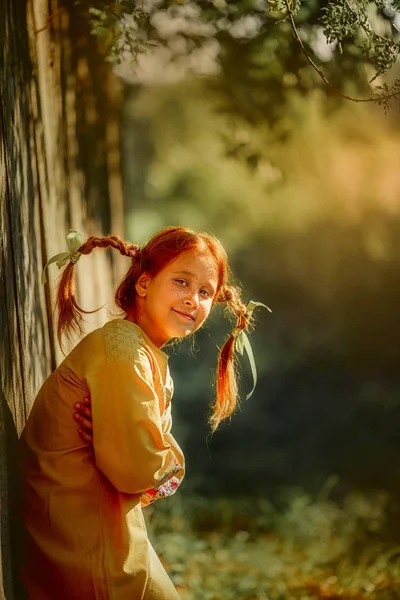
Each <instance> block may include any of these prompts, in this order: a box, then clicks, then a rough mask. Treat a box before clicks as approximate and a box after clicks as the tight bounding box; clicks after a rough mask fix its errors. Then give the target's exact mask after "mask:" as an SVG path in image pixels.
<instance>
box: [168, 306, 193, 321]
mask: <svg viewBox="0 0 400 600" xmlns="http://www.w3.org/2000/svg"><path fill="white" fill-rule="evenodd" d="M172 310H173V311H174V312H175V313H176V314H177V315H180V316H181V317H184V318H185V319H187V320H188V321H194V320H195V318H194V316H193V315H191V314H190V313H187V312H182V311H180V310H175V309H174V308H173V309H172Z"/></svg>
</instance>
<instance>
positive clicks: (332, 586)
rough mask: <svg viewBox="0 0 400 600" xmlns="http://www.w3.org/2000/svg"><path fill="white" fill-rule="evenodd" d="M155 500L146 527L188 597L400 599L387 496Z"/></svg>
mask: <svg viewBox="0 0 400 600" xmlns="http://www.w3.org/2000/svg"><path fill="white" fill-rule="evenodd" d="M157 504H158V506H157ZM157 504H156V505H155V508H151V509H150V514H149V512H148V513H147V521H148V527H149V535H150V538H151V539H152V541H153V544H154V547H155V549H156V551H157V552H158V553H159V555H160V556H161V558H162V561H163V563H164V565H165V567H166V569H167V571H168V573H169V574H170V576H171V579H172V580H173V582H174V583H175V585H176V586H177V588H178V590H179V591H180V593H181V596H182V600H200V599H201V600H233V599H234V600H400V543H397V544H396V540H395V539H394V538H393V536H392V537H390V536H388V535H387V532H388V531H389V532H390V523H388V507H389V504H390V498H389V497H388V496H387V495H385V494H374V495H370V496H368V497H366V496H364V495H361V494H351V495H349V496H348V497H346V498H345V499H344V500H343V501H342V502H341V503H340V505H339V504H335V503H334V502H332V501H330V500H327V499H324V498H321V497H320V498H319V499H314V500H313V499H311V498H310V497H309V496H308V495H306V494H304V493H303V492H301V491H296V490H295V491H290V493H289V494H287V495H286V498H285V499H284V501H282V503H280V506H279V508H277V507H276V506H274V505H272V504H271V503H270V502H268V501H267V500H265V499H252V498H234V499H226V498H219V499H205V498H200V497H188V498H185V497H184V496H179V495H177V496H176V497H175V498H171V499H168V500H167V501H165V502H158V503H157Z"/></svg>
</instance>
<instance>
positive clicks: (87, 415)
mask: <svg viewBox="0 0 400 600" xmlns="http://www.w3.org/2000/svg"><path fill="white" fill-rule="evenodd" d="M74 408H75V410H77V411H78V414H80V415H81V417H83V418H84V419H86V420H87V421H91V420H92V411H91V409H90V406H85V405H84V404H82V403H81V402H77V403H76V404H75V405H74Z"/></svg>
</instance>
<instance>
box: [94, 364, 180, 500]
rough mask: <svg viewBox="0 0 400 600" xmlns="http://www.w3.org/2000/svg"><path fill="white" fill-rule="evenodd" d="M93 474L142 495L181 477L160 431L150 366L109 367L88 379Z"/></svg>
mask: <svg viewBox="0 0 400 600" xmlns="http://www.w3.org/2000/svg"><path fill="white" fill-rule="evenodd" d="M86 379H87V383H88V386H89V391H90V396H91V404H92V419H93V447H94V453H95V460H96V464H97V466H98V468H99V469H100V470H101V471H102V472H103V474H104V475H105V476H106V477H107V478H108V479H109V480H110V481H111V483H112V484H113V485H114V486H115V487H116V488H117V489H118V490H119V491H121V492H124V493H128V494H142V493H143V492H145V491H146V490H150V489H158V487H159V486H161V485H163V484H165V483H166V482H167V481H168V480H169V479H170V478H171V477H173V476H177V477H178V478H179V479H181V478H182V477H183V474H184V460H183V455H182V452H181V450H180V448H179V446H178V444H177V443H176V442H175V440H174V438H173V436H172V435H171V434H170V432H169V427H168V425H167V427H166V428H165V427H163V423H162V418H161V415H160V409H159V399H158V397H157V394H156V392H155V390H154V387H153V378H152V372H151V366H150V363H149V360H148V358H147V356H146V355H145V354H141V355H140V360H137V361H135V362H131V361H115V362H110V363H107V364H105V365H102V366H101V367H99V368H97V369H95V370H93V371H92V372H90V373H89V374H87V377H86Z"/></svg>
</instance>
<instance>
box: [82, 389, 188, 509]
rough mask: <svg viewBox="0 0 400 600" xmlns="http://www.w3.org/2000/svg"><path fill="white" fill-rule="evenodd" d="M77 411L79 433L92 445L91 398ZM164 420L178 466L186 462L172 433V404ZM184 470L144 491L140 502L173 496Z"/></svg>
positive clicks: (145, 503)
mask: <svg viewBox="0 0 400 600" xmlns="http://www.w3.org/2000/svg"><path fill="white" fill-rule="evenodd" d="M75 409H76V413H74V419H75V420H76V421H77V422H78V423H79V425H80V428H79V429H78V433H79V435H80V437H81V438H82V440H83V441H84V442H86V443H88V444H90V445H92V444H93V424H92V410H91V405H90V398H85V399H84V401H83V403H80V402H78V403H77V404H75ZM162 422H163V433H164V435H165V436H167V435H168V436H170V437H169V441H170V443H171V442H173V445H174V443H175V454H176V455H177V456H179V459H180V463H178V462H177V466H179V464H183V463H184V457H183V454H182V451H181V450H180V448H179V446H177V444H176V442H175V440H174V438H173V437H172V436H171V435H170V432H171V426H172V419H171V405H169V407H168V408H167V410H166V411H165V414H164V415H163V418H162ZM183 475H184V473H183V471H182V470H180V474H179V476H177V475H172V476H168V478H167V479H166V480H165V481H164V482H161V483H159V484H158V486H157V487H156V488H153V489H150V490H146V491H145V492H143V493H142V495H141V498H140V502H141V504H142V506H148V505H149V504H152V503H153V502H154V501H155V500H159V499H160V498H166V497H167V496H172V494H174V493H175V492H176V490H177V489H178V487H179V485H180V484H181V482H182V479H183Z"/></svg>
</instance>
